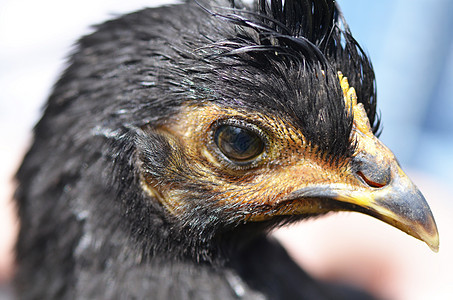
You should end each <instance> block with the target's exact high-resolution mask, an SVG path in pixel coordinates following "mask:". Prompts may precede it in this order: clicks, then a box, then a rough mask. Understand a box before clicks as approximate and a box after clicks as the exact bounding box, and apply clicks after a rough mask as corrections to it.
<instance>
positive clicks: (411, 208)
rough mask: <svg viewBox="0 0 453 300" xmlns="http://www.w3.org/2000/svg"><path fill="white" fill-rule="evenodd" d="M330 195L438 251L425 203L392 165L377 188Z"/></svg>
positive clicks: (431, 216)
mask: <svg viewBox="0 0 453 300" xmlns="http://www.w3.org/2000/svg"><path fill="white" fill-rule="evenodd" d="M334 193H335V194H336V195H332V196H333V198H334V199H336V200H339V201H343V202H347V203H351V204H356V205H359V207H361V208H362V209H363V212H364V213H366V214H368V215H371V216H373V217H376V218H377V219H380V220H382V221H384V222H386V223H388V224H390V225H392V226H394V227H396V228H398V229H400V230H402V231H404V232H406V233H407V234H409V235H411V236H413V237H415V238H417V239H420V240H422V241H424V242H425V243H426V244H427V245H428V246H429V247H430V248H431V249H432V250H433V251H434V252H437V251H438V250H439V234H438V231H437V226H436V222H435V221H434V217H433V214H432V212H431V210H430V208H429V206H428V203H426V200H425V197H423V195H422V193H421V192H420V190H419V189H418V188H417V187H416V186H415V185H414V184H413V183H412V181H411V180H410V179H409V178H408V177H407V175H406V174H404V172H403V171H402V170H401V168H400V167H399V166H393V168H392V171H391V180H390V182H389V183H388V184H387V185H385V186H383V187H381V188H376V189H373V190H371V191H370V190H366V189H363V190H358V191H351V192H350V193H348V192H347V189H346V190H343V191H336V192H334Z"/></svg>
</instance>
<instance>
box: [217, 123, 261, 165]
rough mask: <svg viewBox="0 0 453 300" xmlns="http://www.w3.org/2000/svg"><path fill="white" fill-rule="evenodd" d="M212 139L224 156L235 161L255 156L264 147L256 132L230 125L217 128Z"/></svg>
mask: <svg viewBox="0 0 453 300" xmlns="http://www.w3.org/2000/svg"><path fill="white" fill-rule="evenodd" d="M214 141H215V143H216V144H217V147H219V149H220V151H222V153H223V154H224V155H225V156H226V157H228V158H229V159H232V160H235V161H246V160H250V159H252V158H255V157H256V156H258V155H259V154H261V152H263V149H264V143H263V141H262V140H261V138H260V137H259V136H258V135H257V134H256V133H254V132H253V131H251V130H248V129H245V128H242V127H237V126H232V125H222V126H220V127H219V128H217V130H216V132H215V135H214Z"/></svg>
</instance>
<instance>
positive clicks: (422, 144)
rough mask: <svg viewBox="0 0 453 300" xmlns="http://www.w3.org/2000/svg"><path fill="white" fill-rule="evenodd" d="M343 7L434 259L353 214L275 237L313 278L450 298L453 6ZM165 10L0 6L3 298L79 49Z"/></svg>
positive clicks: (0, 0)
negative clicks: (38, 138) (21, 221)
mask: <svg viewBox="0 0 453 300" xmlns="http://www.w3.org/2000/svg"><path fill="white" fill-rule="evenodd" d="M338 2H339V4H340V6H341V8H342V10H343V13H344V14H345V17H346V20H347V21H348V23H349V25H350V27H351V31H352V33H353V35H354V37H355V38H356V39H357V40H358V42H359V43H360V44H361V45H362V46H363V48H364V49H365V51H366V53H368V54H369V55H370V56H371V59H372V62H373V64H374V67H375V71H376V77H377V88H378V107H379V110H380V112H381V117H382V123H383V127H384V130H383V132H382V135H381V139H382V140H383V141H384V143H385V144H386V145H387V146H389V148H390V149H392V150H393V151H394V153H395V154H396V156H397V157H398V159H399V161H400V163H401V164H402V166H403V169H405V170H406V171H407V173H408V174H409V176H410V177H412V179H413V180H414V182H415V183H416V184H417V185H418V186H419V188H420V189H421V190H422V192H423V193H424V195H425V197H426V198H427V200H428V202H429V203H430V205H431V208H432V210H433V213H434V216H435V217H436V221H437V223H438V226H439V232H440V240H441V245H440V252H439V253H438V254H434V253H431V252H430V250H429V248H428V247H427V246H426V245H424V244H422V243H421V242H419V241H416V240H415V239H413V238H411V237H409V236H406V235H404V234H402V233H401V232H399V231H397V230H395V229H392V228H390V227H389V226H388V225H386V224H383V223H381V222H379V221H376V220H373V219H371V218H369V217H366V216H361V215H359V214H348V213H344V214H336V215H332V216H328V217H324V218H321V219H319V220H314V221H311V220H310V221H308V222H305V223H303V224H300V225H296V226H291V227H289V228H285V229H282V230H279V231H277V232H275V234H274V235H275V236H276V237H277V238H278V239H280V240H281V241H282V242H283V243H284V244H285V246H286V247H287V249H288V251H289V252H290V253H291V254H292V255H293V256H294V257H295V259H296V260H297V261H298V262H300V263H301V265H303V267H304V268H306V269H308V270H309V271H310V272H311V273H312V274H314V275H315V276H317V277H321V278H327V279H330V280H336V281H340V282H348V283H351V284H355V285H359V286H362V287H364V288H366V289H369V290H372V291H373V292H375V293H376V294H377V295H379V296H380V297H382V298H384V299H396V300H399V299H401V300H405V299H451V297H452V295H453V273H452V270H453V257H452V256H453V196H452V191H451V190H452V187H451V182H452V181H453V172H452V170H453V96H452V95H453V18H452V17H451V16H452V15H453V1H452V0H380V1H374V0H360V1H358V0H338ZM163 3H172V2H171V1H169V0H163V1H156V0H150V1H144V0H130V1H120V0H109V1H107V0H96V1H93V0H90V1H88V0H79V1H72V2H70V1H57V0H41V1H32V0H0V141H1V142H0V165H1V167H0V290H1V291H3V292H0V299H2V297H6V296H5V295H7V294H8V293H9V284H8V282H9V280H10V278H11V274H12V272H13V264H12V261H13V250H12V247H13V241H14V238H15V236H16V233H17V222H16V221H15V219H14V207H13V204H12V202H11V198H12V196H13V193H14V181H13V175H14V172H15V170H16V169H17V167H18V165H19V163H20V160H21V157H22V156H23V154H24V153H25V151H26V148H27V146H28V145H29V143H30V139H31V129H32V127H33V125H34V124H35V123H36V122H37V120H38V119H39V116H40V113H41V109H42V107H43V105H44V103H45V100H46V98H47V96H48V95H49V93H50V91H51V88H52V85H53V83H54V82H55V80H56V79H57V78H58V76H59V74H60V73H61V72H62V70H63V69H64V67H65V60H66V57H67V56H68V53H69V52H70V51H71V49H73V44H74V42H75V41H76V40H77V39H78V38H79V37H80V36H81V35H83V34H87V33H89V32H90V31H91V30H90V25H92V24H96V23H100V22H102V21H104V20H107V19H109V18H113V17H114V16H116V15H119V14H122V13H125V12H130V11H134V10H138V9H140V8H143V7H146V6H157V5H160V4H163ZM49 155H51V154H49Z"/></svg>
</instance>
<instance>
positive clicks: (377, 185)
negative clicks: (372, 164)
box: [356, 171, 388, 188]
mask: <svg viewBox="0 0 453 300" xmlns="http://www.w3.org/2000/svg"><path fill="white" fill-rule="evenodd" d="M356 173H357V175H358V176H359V177H360V178H362V179H363V181H365V183H366V184H367V185H369V186H370V187H372V188H381V187H384V186H386V184H387V183H388V182H387V183H382V182H376V181H374V180H372V179H370V178H369V177H367V176H365V174H363V172H362V171H357V172H356Z"/></svg>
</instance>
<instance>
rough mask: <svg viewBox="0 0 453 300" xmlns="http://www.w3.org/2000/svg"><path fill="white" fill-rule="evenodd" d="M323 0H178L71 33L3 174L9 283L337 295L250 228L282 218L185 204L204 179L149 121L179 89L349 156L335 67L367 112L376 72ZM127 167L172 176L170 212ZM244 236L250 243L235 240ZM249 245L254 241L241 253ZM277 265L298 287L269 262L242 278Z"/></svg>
mask: <svg viewBox="0 0 453 300" xmlns="http://www.w3.org/2000/svg"><path fill="white" fill-rule="evenodd" d="M334 2H335V1H326V0H324V1H319V0H318V1H308V0H304V1H289V0H287V1H283V2H282V1H270V2H268V1H259V2H258V3H257V4H256V7H255V8H249V7H247V6H246V5H245V4H242V3H239V2H234V1H233V2H227V1H218V2H208V1H207V2H202V3H201V2H200V3H194V2H188V3H185V4H180V5H174V6H166V7H160V8H153V9H145V10H142V11H139V12H136V13H132V14H129V15H125V16H123V17H120V18H118V19H116V20H113V21H109V22H106V23H104V24H101V25H99V26H97V27H96V30H95V32H94V33H92V34H90V35H88V36H86V37H83V38H82V39H81V40H80V41H79V43H78V45H77V48H76V49H75V50H74V53H73V54H72V56H71V58H70V61H69V66H68V68H67V69H66V71H65V72H64V74H62V76H61V78H60V80H59V81H58V82H57V83H56V85H55V87H54V90H53V92H52V94H51V96H50V98H49V100H48V103H47V105H46V108H45V113H44V115H43V117H42V119H41V120H40V121H39V123H38V124H37V126H36V128H35V138H34V143H33V145H32V147H31V149H30V151H29V152H28V154H27V156H26V157H25V159H24V162H23V164H22V166H21V168H20V170H19V172H18V175H17V178H18V181H19V188H18V190H17V193H16V198H17V203H18V210H19V216H20V220H21V231H20V236H19V241H18V245H17V260H18V264H19V267H18V274H17V277H16V284H17V290H18V292H19V294H20V296H21V297H22V298H24V299H63V298H64V299H66V298H68V299H72V298H80V299H93V298H104V299H116V298H118V299H132V298H137V299H144V298H154V299H237V298H241V297H243V298H247V299H255V298H256V299H263V298H272V299H291V298H297V299H302V298H304V297H305V298H310V299H328V298H332V299H339V298H338V297H339V295H340V294H341V292H338V293H334V294H332V293H331V291H329V290H328V289H326V288H325V286H324V285H322V284H318V283H315V282H314V281H313V280H312V279H310V278H309V277H308V276H307V275H306V274H305V273H303V272H302V271H301V270H299V269H298V268H297V267H296V266H295V264H294V263H293V262H292V261H291V260H290V259H289V257H288V256H287V255H286V254H285V253H284V250H282V249H281V248H280V247H279V246H277V245H275V244H273V243H271V242H269V241H264V240H262V239H261V236H262V235H263V234H264V229H265V228H269V226H272V225H275V224H277V223H279V222H284V221H282V220H274V221H273V222H272V223H269V224H266V223H262V224H255V225H248V224H246V225H244V224H242V223H241V222H240V220H239V219H238V216H237V215H233V214H231V213H229V212H228V208H226V209H224V210H221V209H218V208H217V207H214V206H209V205H204V206H202V205H198V204H200V203H202V202H203V203H207V201H205V200H206V197H207V195H208V194H209V193H210V190H209V187H208V186H204V185H203V184H200V185H194V184H192V185H191V183H190V182H186V181H184V178H182V177H175V176H173V177H171V176H168V172H169V170H171V168H169V166H170V165H171V166H172V167H174V168H185V167H186V166H187V164H189V163H190V162H188V161H186V160H185V157H184V156H183V155H181V156H180V157H179V158H178V159H174V157H177V156H174V155H173V156H172V157H173V158H172V159H173V160H170V157H169V156H168V155H166V154H168V153H177V152H178V151H179V150H178V145H177V144H169V143H168V140H166V139H165V138H162V136H159V134H158V133H156V132H154V131H153V130H152V128H153V127H154V126H158V125H159V124H163V123H164V122H165V120H167V119H168V117H169V116H172V115H174V114H176V113H177V112H179V110H180V108H181V106H182V104H183V103H187V102H188V101H189V102H193V103H203V102H206V101H211V102H214V103H216V104H218V105H220V106H226V107H241V108H243V109H248V108H249V109H253V110H254V111H256V110H260V111H262V112H264V113H272V114H274V115H277V116H280V117H282V118H285V119H287V120H289V121H290V122H292V123H294V124H295V125H297V126H298V127H300V128H301V129H302V131H303V134H304V135H305V137H306V138H307V139H308V140H309V142H310V144H311V145H312V146H313V147H314V148H315V149H317V151H320V152H323V153H326V155H328V156H330V157H331V160H332V161H337V160H338V159H339V158H341V157H348V156H350V155H351V153H352V151H353V145H351V141H350V133H351V127H352V116H351V115H350V113H349V112H348V111H347V109H345V105H344V101H343V95H342V91H341V88H340V86H339V83H338V78H337V71H342V72H343V73H344V74H345V75H346V76H347V77H348V78H349V80H350V83H351V85H352V86H354V87H355V88H356V90H357V93H358V97H359V101H360V102H362V103H364V105H365V107H366V110H367V113H368V116H369V118H370V121H371V123H372V124H378V121H376V107H375V106H376V105H375V85H374V74H373V72H372V67H371V64H370V62H369V60H368V59H367V57H366V56H365V55H364V53H363V51H362V50H361V48H360V47H359V46H358V45H357V43H356V42H355V41H354V40H353V38H352V37H351V35H350V32H349V29H348V27H347V25H346V23H345V22H344V20H343V18H342V15H341V13H340V11H339V9H338V7H337V6H336V5H335V3H334ZM376 126H377V125H375V127H374V128H375V130H376V128H377V127H376ZM141 169H144V170H146V172H147V173H148V174H150V175H152V176H153V178H156V179H157V180H158V182H159V183H160V184H172V182H171V180H179V182H183V184H182V186H183V188H182V190H186V191H191V193H190V195H187V197H190V201H188V203H191V204H190V209H188V211H190V213H188V214H187V215H186V216H184V218H181V219H176V218H174V217H172V216H171V215H169V214H168V213H167V211H166V210H165V208H163V207H162V206H161V205H160V204H159V203H158V202H157V201H155V199H151V198H150V197H149V195H148V194H147V193H146V192H145V191H144V190H143V189H142V188H141V186H140V171H139V170H141ZM194 172H196V170H195V171H194ZM170 178H171V180H170ZM254 237H257V239H258V241H260V243H258V244H248V243H247V242H248V241H250V240H251V239H252V238H254ZM258 249H266V251H265V253H263V254H262V255H261V254H257V257H256V258H253V257H252V258H250V256H249V255H247V253H248V251H249V250H250V251H258ZM258 253H259V252H258ZM274 253H277V254H279V255H280V256H277V257H279V258H274V257H271V256H272V254H274ZM258 259H264V260H266V261H268V262H270V264H268V265H263V266H261V265H257V264H258V262H257V260H258ZM168 261H170V262H171V263H168ZM284 266H286V267H288V268H290V269H291V270H294V274H295V275H294V276H295V277H294V278H297V279H300V280H301V281H302V282H305V284H306V288H305V289H300V281H296V280H294V281H291V280H290V281H287V282H285V283H284V284H283V286H282V285H281V284H282V280H281V279H279V276H280V275H282V272H281V271H280V272H276V273H275V272H274V274H275V275H273V276H271V277H269V278H267V279H266V278H260V277H254V276H255V275H256V272H263V273H264V272H270V273H271V271H275V270H276V269H279V268H284ZM357 295H358V294H357ZM346 298H348V297H346ZM348 299H350V298H348Z"/></svg>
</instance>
